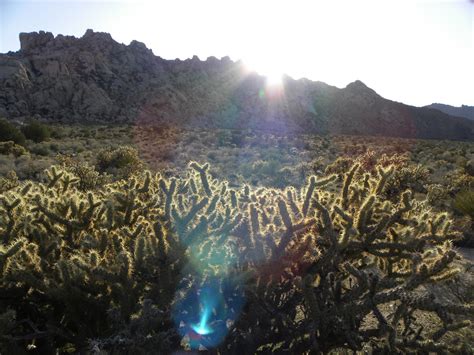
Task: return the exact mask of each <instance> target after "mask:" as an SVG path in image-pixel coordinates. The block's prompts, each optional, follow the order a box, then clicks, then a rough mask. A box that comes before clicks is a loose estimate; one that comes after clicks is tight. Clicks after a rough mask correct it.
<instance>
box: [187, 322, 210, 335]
mask: <svg viewBox="0 0 474 355" xmlns="http://www.w3.org/2000/svg"><path fill="white" fill-rule="evenodd" d="M191 328H193V330H194V331H195V332H196V333H198V334H200V335H207V334H211V333H212V332H213V330H212V329H211V328H210V327H208V326H207V324H204V325H202V324H201V323H199V324H195V325H193V326H191Z"/></svg>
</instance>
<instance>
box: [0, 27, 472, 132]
mask: <svg viewBox="0 0 474 355" xmlns="http://www.w3.org/2000/svg"><path fill="white" fill-rule="evenodd" d="M20 42H21V49H20V51H18V52H14V53H13V52H9V53H7V54H1V55H0V116H5V117H7V118H8V119H17V120H21V119H24V118H27V117H31V116H34V117H37V118H42V119H48V120H58V121H62V122H111V123H113V122H134V123H136V124H145V123H156V124H171V125H185V126H201V127H203V126H205V127H226V128H250V129H265V130H278V131H283V132H290V133H291V132H312V133H321V134H328V133H330V134H361V135H366V134H370V135H386V136H399V137H419V138H436V139H463V140H473V139H474V122H472V121H470V120H468V119H465V118H459V117H452V116H450V115H447V114H445V113H442V112H440V111H438V110H432V109H428V108H417V107H413V106H408V105H404V104H402V103H397V102H393V101H390V100H386V99H384V98H383V97H381V96H379V95H378V94H377V93H376V92H375V91H374V90H372V89H370V88H368V87H367V86H366V85H364V84H363V83H362V82H360V81H356V82H353V83H351V84H349V85H348V86H347V87H345V88H343V89H339V88H336V87H334V86H330V85H328V84H325V83H322V82H313V81H310V80H308V79H300V80H293V79H292V78H290V77H285V78H284V80H283V88H282V89H281V88H280V89H279V88H277V87H273V88H267V87H266V85H265V78H264V77H262V76H259V75H257V74H256V73H252V72H248V70H246V68H245V67H244V66H243V64H242V63H241V62H233V61H231V60H230V59H229V58H228V57H225V58H222V59H217V58H215V57H210V58H208V59H207V60H205V61H201V60H199V58H197V57H196V56H195V57H193V58H192V59H187V60H178V59H177V60H165V59H163V58H160V57H158V56H155V55H154V54H153V52H152V51H151V50H149V49H147V47H146V46H145V45H144V44H143V43H140V42H137V41H133V42H131V43H130V45H128V46H127V45H124V44H120V43H117V42H116V41H114V40H113V39H112V37H111V36H110V35H109V34H107V33H97V32H94V31H92V30H88V31H87V32H86V33H85V35H84V36H83V37H81V38H75V37H72V36H63V35H58V36H56V37H54V36H53V35H52V34H51V33H47V32H43V31H41V32H39V33H36V32H33V33H21V34H20Z"/></svg>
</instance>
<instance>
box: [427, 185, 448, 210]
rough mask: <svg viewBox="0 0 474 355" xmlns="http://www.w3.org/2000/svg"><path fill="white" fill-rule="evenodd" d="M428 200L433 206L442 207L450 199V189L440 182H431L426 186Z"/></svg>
mask: <svg viewBox="0 0 474 355" xmlns="http://www.w3.org/2000/svg"><path fill="white" fill-rule="evenodd" d="M426 191H427V192H426V200H427V201H428V203H429V204H430V205H432V206H437V207H442V206H445V205H446V202H447V201H449V200H450V197H449V191H448V190H447V189H446V187H445V186H443V185H440V184H430V185H428V186H427V187H426Z"/></svg>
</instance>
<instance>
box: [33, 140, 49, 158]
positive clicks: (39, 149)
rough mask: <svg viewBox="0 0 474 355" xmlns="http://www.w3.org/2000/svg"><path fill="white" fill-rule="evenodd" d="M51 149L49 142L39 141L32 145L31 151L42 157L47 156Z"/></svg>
mask: <svg viewBox="0 0 474 355" xmlns="http://www.w3.org/2000/svg"><path fill="white" fill-rule="evenodd" d="M49 149H50V146H49V144H45V143H38V144H34V145H32V146H31V147H30V152H31V153H33V154H36V155H40V156H42V157H46V156H48V155H49V153H50V150H49Z"/></svg>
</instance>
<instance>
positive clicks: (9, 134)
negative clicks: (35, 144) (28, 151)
mask: <svg viewBox="0 0 474 355" xmlns="http://www.w3.org/2000/svg"><path fill="white" fill-rule="evenodd" d="M7 141H12V142H14V143H15V144H18V145H25V141H26V139H25V136H24V135H23V133H22V132H21V131H20V130H19V129H18V128H16V127H15V125H13V124H12V123H10V122H8V121H7V120H5V119H0V142H7Z"/></svg>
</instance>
